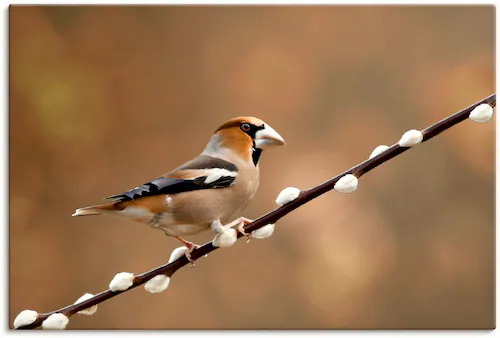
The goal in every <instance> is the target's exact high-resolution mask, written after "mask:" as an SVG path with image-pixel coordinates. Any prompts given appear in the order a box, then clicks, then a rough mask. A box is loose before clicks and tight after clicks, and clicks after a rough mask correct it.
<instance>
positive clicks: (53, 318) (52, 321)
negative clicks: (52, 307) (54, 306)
mask: <svg viewBox="0 0 500 338" xmlns="http://www.w3.org/2000/svg"><path fill="white" fill-rule="evenodd" d="M68 323H69V318H68V317H66V316H65V315H63V314H62V313H53V314H51V315H50V316H49V317H48V318H47V319H45V320H44V321H43V323H42V328H43V329H44V330H64V329H65V328H66V326H67V325H68Z"/></svg>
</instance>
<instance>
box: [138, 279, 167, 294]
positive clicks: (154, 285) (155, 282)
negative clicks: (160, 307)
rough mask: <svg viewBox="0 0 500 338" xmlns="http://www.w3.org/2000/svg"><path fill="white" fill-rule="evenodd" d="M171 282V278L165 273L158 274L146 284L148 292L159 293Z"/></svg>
mask: <svg viewBox="0 0 500 338" xmlns="http://www.w3.org/2000/svg"><path fill="white" fill-rule="evenodd" d="M169 284H170V278H169V277H167V276H165V275H156V276H154V277H153V278H151V279H150V280H148V281H147V282H146V284H144V289H146V291H147V292H151V293H159V292H162V291H165V290H166V289H167V288H168V285H169Z"/></svg>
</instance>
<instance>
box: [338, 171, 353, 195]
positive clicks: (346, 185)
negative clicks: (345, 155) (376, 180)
mask: <svg viewBox="0 0 500 338" xmlns="http://www.w3.org/2000/svg"><path fill="white" fill-rule="evenodd" d="M357 188H358V178H357V177H356V176H354V175H352V174H347V175H345V176H342V178H340V180H338V181H337V183H335V186H334V189H335V190H337V191H338V192H341V193H343V194H349V193H351V192H353V191H356V189H357Z"/></svg>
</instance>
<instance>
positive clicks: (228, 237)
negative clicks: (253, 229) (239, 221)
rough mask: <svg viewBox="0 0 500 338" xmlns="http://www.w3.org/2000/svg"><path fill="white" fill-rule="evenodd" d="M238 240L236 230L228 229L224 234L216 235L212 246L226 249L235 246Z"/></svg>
mask: <svg viewBox="0 0 500 338" xmlns="http://www.w3.org/2000/svg"><path fill="white" fill-rule="evenodd" d="M237 239H238V238H237V237H236V230H234V229H227V230H226V231H224V232H223V233H221V234H217V235H215V237H214V239H213V240H212V245H213V246H215V247H219V248H226V247H228V246H231V245H233V244H234V242H236V240H237Z"/></svg>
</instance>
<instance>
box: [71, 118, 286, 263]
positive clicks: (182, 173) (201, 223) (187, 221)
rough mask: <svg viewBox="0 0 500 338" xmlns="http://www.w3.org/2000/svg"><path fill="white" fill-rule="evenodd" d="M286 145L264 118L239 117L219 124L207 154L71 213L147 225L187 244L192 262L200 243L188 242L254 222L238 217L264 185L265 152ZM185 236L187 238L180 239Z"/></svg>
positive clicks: (210, 141)
mask: <svg viewBox="0 0 500 338" xmlns="http://www.w3.org/2000/svg"><path fill="white" fill-rule="evenodd" d="M282 145H285V140H284V139H283V137H281V135H280V134H278V132H277V131H276V130H274V129H273V128H272V127H271V126H270V125H269V124H267V123H265V122H264V121H262V120H260V119H258V118H256V117H251V116H242V117H235V118H232V119H230V120H228V121H227V122H225V123H223V124H222V125H221V126H219V127H218V128H217V129H216V130H215V132H214V133H213V135H212V136H211V138H210V140H209V142H208V144H207V145H206V147H205V149H204V150H203V152H202V153H201V154H200V155H198V156H196V157H195V158H193V159H192V160H190V161H188V162H186V163H184V164H182V165H181V166H179V167H178V168H176V169H174V170H172V171H170V172H168V173H166V174H164V175H161V176H159V177H157V178H155V179H153V180H151V181H149V182H147V183H144V184H142V185H139V186H136V187H135V188H132V189H129V190H127V191H125V192H124V193H121V194H116V195H112V196H109V197H106V198H105V199H109V200H110V202H109V203H106V204H100V205H93V206H89V207H84V208H79V209H76V211H75V212H74V214H73V215H72V216H74V217H76V216H90V215H111V216H117V217H120V218H122V219H123V218H124V219H128V220H132V221H135V222H139V223H142V224H147V225H149V226H150V227H152V228H155V229H159V230H162V231H163V232H164V233H165V234H166V235H167V236H170V237H173V238H175V239H177V240H179V241H180V242H181V243H182V244H183V245H184V246H186V248H187V250H186V253H185V255H186V257H187V258H188V260H189V261H190V262H192V260H191V255H190V254H191V252H192V251H193V250H194V249H196V248H198V247H199V246H198V245H197V244H194V243H192V242H190V241H187V240H185V239H184V238H182V237H184V236H189V235H194V234H197V233H199V232H201V231H203V230H207V229H212V231H214V232H215V233H222V232H223V231H225V230H227V229H229V228H232V227H234V226H237V229H238V231H239V232H241V233H242V234H243V235H245V236H249V235H248V234H246V233H245V231H244V226H245V225H247V224H249V223H251V222H252V220H250V219H248V218H245V217H238V218H236V219H234V220H233V221H230V220H231V219H232V218H233V217H234V216H235V215H236V214H237V213H239V212H241V211H243V210H244V209H245V207H246V206H247V205H248V204H249V202H250V201H251V200H252V199H253V198H254V196H255V193H256V192H257V189H258V187H259V160H260V157H261V154H262V151H264V150H266V151H267V150H268V149H271V148H275V147H277V146H282ZM181 236H182V237H181Z"/></svg>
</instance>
